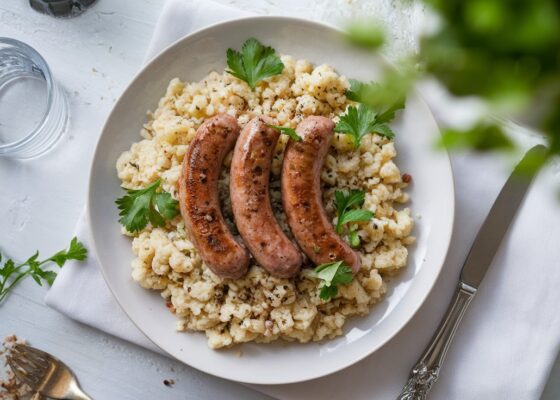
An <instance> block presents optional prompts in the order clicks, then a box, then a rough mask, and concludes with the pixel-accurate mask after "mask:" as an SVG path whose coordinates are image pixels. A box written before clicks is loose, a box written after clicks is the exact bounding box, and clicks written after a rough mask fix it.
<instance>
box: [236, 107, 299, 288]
mask: <svg viewBox="0 0 560 400" xmlns="http://www.w3.org/2000/svg"><path fill="white" fill-rule="evenodd" d="M271 123H272V120H271V119H270V118H267V117H262V116H261V117H256V118H254V119H253V120H251V121H250V122H249V123H248V124H247V125H246V126H245V128H244V129H243V131H242V132H241V135H240V137H239V139H238V140H237V143H236V145H235V150H234V153H233V159H232V163H231V175H230V176H231V178H230V196H231V204H232V208H233V215H234V216H235V223H236V225H237V229H238V230H239V233H240V234H241V237H242V238H243V241H244V242H245V245H246V246H247V248H248V249H249V251H250V252H251V254H253V257H254V258H255V260H256V261H257V262H258V264H259V265H260V266H262V267H263V268H264V269H265V270H267V271H268V272H269V273H270V274H271V275H273V276H276V277H279V278H291V277H294V276H295V275H297V274H298V272H299V270H300V268H301V264H302V262H303V260H302V256H301V253H300V252H299V250H298V249H297V247H296V246H295V245H294V244H293V243H292V242H291V241H290V239H289V238H288V237H287V236H286V235H285V234H284V232H283V231H282V229H281V228H280V226H279V225H278V222H277V221H276V219H275V217H274V213H273V212H272V206H271V203H270V196H269V178H270V168H271V163H272V157H273V156H274V150H275V148H276V143H277V142H278V138H279V136H280V132H279V131H278V130H276V129H274V128H271V127H269V126H268V125H269V124H271Z"/></svg>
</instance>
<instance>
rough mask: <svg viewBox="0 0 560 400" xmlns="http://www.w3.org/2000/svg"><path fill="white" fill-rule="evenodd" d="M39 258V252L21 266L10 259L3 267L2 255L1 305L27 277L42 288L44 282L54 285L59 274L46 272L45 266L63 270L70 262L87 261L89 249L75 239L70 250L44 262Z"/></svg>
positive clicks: (0, 270) (50, 271) (0, 272)
mask: <svg viewBox="0 0 560 400" xmlns="http://www.w3.org/2000/svg"><path fill="white" fill-rule="evenodd" d="M38 258H39V252H38V251H36V252H35V254H33V255H32V256H31V257H29V258H28V259H27V260H25V261H24V262H22V263H20V264H17V263H16V262H15V261H14V260H12V259H10V258H9V259H7V260H6V261H4V263H3V265H2V254H0V303H1V302H2V301H3V300H4V299H5V298H6V296H7V295H8V293H9V292H10V290H12V289H13V287H14V286H15V285H17V284H18V282H20V281H21V280H22V279H23V278H25V277H27V276H30V277H31V278H33V280H34V281H35V282H37V284H38V285H40V286H43V281H44V282H47V283H48V284H49V285H52V284H53V282H54V280H55V279H56V276H57V273H56V271H53V270H45V269H43V266H44V265H45V264H48V263H51V262H52V263H55V264H56V265H58V266H59V267H60V268H62V267H63V266H64V264H65V263H66V261H68V260H78V261H82V260H85V259H86V258H87V249H86V248H85V247H84V245H83V244H82V243H81V242H79V241H78V239H77V238H75V237H74V238H72V241H71V242H70V247H69V248H68V249H65V250H61V251H59V252H58V253H56V254H54V255H52V256H50V257H49V258H47V259H45V260H42V261H39V260H38Z"/></svg>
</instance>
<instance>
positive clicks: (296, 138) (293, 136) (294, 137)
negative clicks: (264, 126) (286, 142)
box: [268, 124, 303, 142]
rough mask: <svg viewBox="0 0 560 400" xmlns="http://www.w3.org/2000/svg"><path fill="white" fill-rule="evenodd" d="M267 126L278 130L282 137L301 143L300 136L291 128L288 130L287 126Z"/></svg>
mask: <svg viewBox="0 0 560 400" xmlns="http://www.w3.org/2000/svg"><path fill="white" fill-rule="evenodd" d="M268 126H269V127H271V128H274V129H278V130H279V131H280V132H282V133H283V134H284V135H288V136H289V137H290V138H291V139H292V140H294V141H296V142H301V141H302V140H303V139H302V138H301V136H300V135H298V134H297V132H296V130H295V129H293V128H289V127H287V126H278V125H270V124H268Z"/></svg>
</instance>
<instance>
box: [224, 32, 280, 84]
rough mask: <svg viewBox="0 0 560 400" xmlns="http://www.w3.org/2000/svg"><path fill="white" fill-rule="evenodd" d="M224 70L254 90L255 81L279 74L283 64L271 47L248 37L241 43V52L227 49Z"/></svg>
mask: <svg viewBox="0 0 560 400" xmlns="http://www.w3.org/2000/svg"><path fill="white" fill-rule="evenodd" d="M226 55H227V65H228V67H229V69H228V70H226V72H228V73H230V74H231V75H233V76H235V77H236V78H238V79H241V80H243V81H245V82H247V84H248V85H249V86H250V87H251V89H252V90H255V87H256V86H257V83H258V82H259V81H262V80H263V79H265V78H268V77H271V76H274V75H278V74H281V73H282V71H283V70H284V64H283V63H282V61H280V58H279V57H278V56H277V55H276V52H275V50H274V49H273V48H272V47H268V46H263V45H262V44H261V43H260V42H259V41H258V40H257V39H255V38H250V39H247V40H246V41H245V43H243V46H242V48H241V52H238V51H237V50H234V49H231V48H230V49H227V53H226Z"/></svg>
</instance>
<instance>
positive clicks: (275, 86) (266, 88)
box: [117, 56, 414, 349]
mask: <svg viewBox="0 0 560 400" xmlns="http://www.w3.org/2000/svg"><path fill="white" fill-rule="evenodd" d="M282 61H283V63H284V65H285V68H284V71H283V73H282V74H281V75H277V76H274V77H272V78H268V79H266V80H265V81H263V82H261V83H260V84H259V85H258V86H257V88H256V89H255V91H254V92H253V91H251V89H250V88H249V86H248V85H247V84H246V83H245V82H243V81H241V80H239V79H237V78H235V77H233V76H231V75H230V74H228V73H225V72H224V73H223V74H218V73H217V72H211V73H210V74H209V75H208V76H206V77H205V78H204V79H202V80H201V81H200V82H193V83H184V82H181V81H180V80H179V79H173V80H172V81H171V82H170V83H169V86H168V88H167V92H166V93H165V96H164V97H163V98H162V99H161V100H160V101H159V105H158V107H157V109H156V110H155V111H154V112H153V113H150V114H149V122H148V123H146V124H145V126H144V129H142V132H141V135H142V137H143V140H141V141H139V142H137V143H134V144H133V145H132V147H131V148H130V150H128V151H125V152H124V153H123V154H122V155H121V156H120V158H119V159H118V161H117V171H118V176H119V178H120V179H121V181H122V185H123V186H124V187H126V188H132V189H139V188H143V187H146V186H147V185H149V184H150V183H152V182H154V181H155V180H157V179H159V178H161V181H162V187H163V189H164V190H166V191H168V192H169V193H171V195H172V196H173V197H174V198H175V199H178V180H179V178H180V170H181V163H182V161H183V157H184V154H185V152H186V150H187V146H188V145H189V142H190V141H191V140H192V139H193V137H194V135H195V133H196V130H197V128H198V127H199V125H200V124H202V122H204V120H205V119H206V118H208V117H211V116H213V115H215V114H217V113H224V112H225V113H229V114H231V115H235V116H236V117H237V119H238V121H239V124H240V126H241V127H243V126H244V125H245V124H246V123H247V122H248V121H249V120H250V119H252V118H253V117H254V116H257V115H259V114H264V115H268V116H270V117H272V118H274V119H275V120H276V124H277V125H283V126H289V127H292V128H295V127H296V125H297V124H298V122H300V121H301V120H302V119H304V118H305V117H307V116H309V115H323V116H326V117H329V118H333V119H334V120H335V121H336V120H337V116H338V115H341V114H343V113H344V112H345V109H346V107H347V106H348V105H350V104H352V102H351V101H349V100H347V99H346V97H345V95H344V94H345V90H346V89H347V88H348V87H349V84H348V81H347V79H346V78H345V77H344V76H340V75H338V74H337V73H336V72H335V70H334V69H333V68H332V67H330V66H328V65H320V66H317V67H314V66H313V65H312V64H311V63H309V62H308V61H305V60H297V61H296V60H294V59H293V58H292V57H289V56H282ZM287 139H288V138H287V136H285V135H281V138H280V140H279V142H278V145H277V152H276V155H275V157H274V159H273V163H272V168H271V183H270V195H271V201H272V205H273V209H274V210H275V214H276V217H277V219H278V222H279V223H280V225H281V226H282V228H283V229H284V231H285V232H286V233H287V234H288V235H289V236H290V237H291V233H290V232H289V229H288V227H287V223H286V216H285V215H284V214H283V212H282V207H281V193H280V172H281V165H282V153H283V150H284V147H285V145H286V142H287ZM395 156H396V151H395V146H394V143H393V142H391V141H389V140H388V139H386V138H383V137H381V136H378V135H366V136H365V137H364V138H363V139H362V143H361V147H360V149H359V150H354V148H353V143H352V141H351V138H350V137H349V136H348V135H344V134H335V137H334V138H333V143H332V146H331V149H330V151H329V154H328V155H327V158H326V161H325V166H324V168H323V171H322V175H321V179H322V185H323V203H324V206H325V209H326V211H327V213H328V214H329V216H330V218H331V219H332V221H333V224H334V223H336V214H335V210H334V192H335V190H349V189H360V190H363V191H364V192H365V203H364V206H363V208H365V209H369V210H371V211H373V212H375V217H374V218H373V219H372V220H371V221H370V222H365V223H358V233H359V236H360V238H361V246H360V248H359V249H358V252H359V254H360V256H361V259H362V267H361V269H360V271H359V272H358V274H357V275H356V276H355V279H354V280H353V281H352V283H350V284H348V285H345V286H341V287H340V288H339V293H338V295H337V296H336V298H334V299H332V300H331V301H330V302H324V301H323V300H321V299H320V298H319V296H318V284H319V280H318V279H317V278H316V277H315V276H314V273H313V269H312V268H303V269H302V271H301V272H300V274H299V275H298V276H297V277H296V278H295V279H279V278H275V277H272V276H270V275H269V274H268V273H267V272H266V271H264V270H263V269H262V268H261V267H259V266H258V265H256V264H255V263H254V262H253V264H252V265H251V267H250V269H249V272H248V273H247V275H246V276H245V277H243V278H242V279H238V280H227V279H226V280H223V279H221V278H219V277H218V276H216V275H215V274H214V273H212V271H210V270H209V269H208V268H207V267H206V266H205V265H204V264H203V263H202V260H201V259H200V257H199V255H198V254H197V251H196V249H195V248H194V246H193V245H192V244H191V243H190V242H189V241H188V240H187V239H186V236H185V228H184V223H183V221H182V218H181V217H180V216H177V217H176V218H175V219H173V220H171V221H168V223H167V225H166V226H165V227H164V228H153V227H152V226H151V225H148V226H147V227H146V228H145V229H144V230H142V231H141V232H138V233H135V234H131V233H129V232H126V230H124V228H123V234H126V235H129V236H132V237H133V240H132V251H133V252H134V254H135V256H136V258H135V259H134V261H133V262H132V277H133V279H134V280H135V281H136V282H138V284H140V285H141V286H142V287H144V288H146V289H152V290H158V291H161V295H162V297H163V298H164V299H166V301H167V307H168V308H169V309H170V311H171V312H172V313H174V314H175V315H176V316H177V318H178V321H177V327H176V328H177V330H179V331H187V330H191V331H204V332H205V333H206V336H207V338H208V345H209V346H210V347H211V348H214V349H216V348H220V347H225V346H230V345H233V344H236V343H243V342H249V341H256V342H260V343H269V342H272V341H275V340H277V339H284V340H287V341H295V340H297V341H299V342H308V341H311V340H313V341H318V340H323V339H332V338H334V337H336V336H339V335H341V334H342V327H343V325H344V323H345V322H346V320H347V319H348V318H349V317H351V316H355V315H362V316H363V315H366V314H367V313H368V312H369V310H370V307H371V306H372V305H373V304H375V303H377V302H378V301H380V299H381V298H382V296H383V294H384V293H385V282H384V280H383V278H384V277H385V276H387V275H389V274H393V273H394V272H396V271H397V270H399V269H400V268H403V267H404V266H405V265H406V262H407V256H408V251H407V247H406V246H407V245H410V244H412V243H413V242H414V237H413V236H411V231H412V228H413V220H412V218H411V215H410V211H409V209H408V208H404V209H402V210H399V209H396V208H395V207H394V205H395V203H405V202H407V201H408V195H407V193H405V192H404V190H403V189H404V188H405V187H406V183H404V182H403V181H402V179H401V173H400V171H399V168H398V167H397V165H396V164H395V163H394V161H393V158H394V157H395ZM230 162H231V154H230V155H229V156H228V157H226V160H225V167H226V168H224V169H223V171H222V175H221V180H220V183H219V190H220V199H221V201H222V207H223V208H222V211H223V214H224V217H225V218H226V221H227V223H228V224H229V227H230V228H231V229H232V231H233V232H234V233H237V231H236V228H235V226H234V225H233V222H232V221H233V215H232V210H231V203H230V200H229V166H230ZM308 264H309V263H308Z"/></svg>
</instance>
